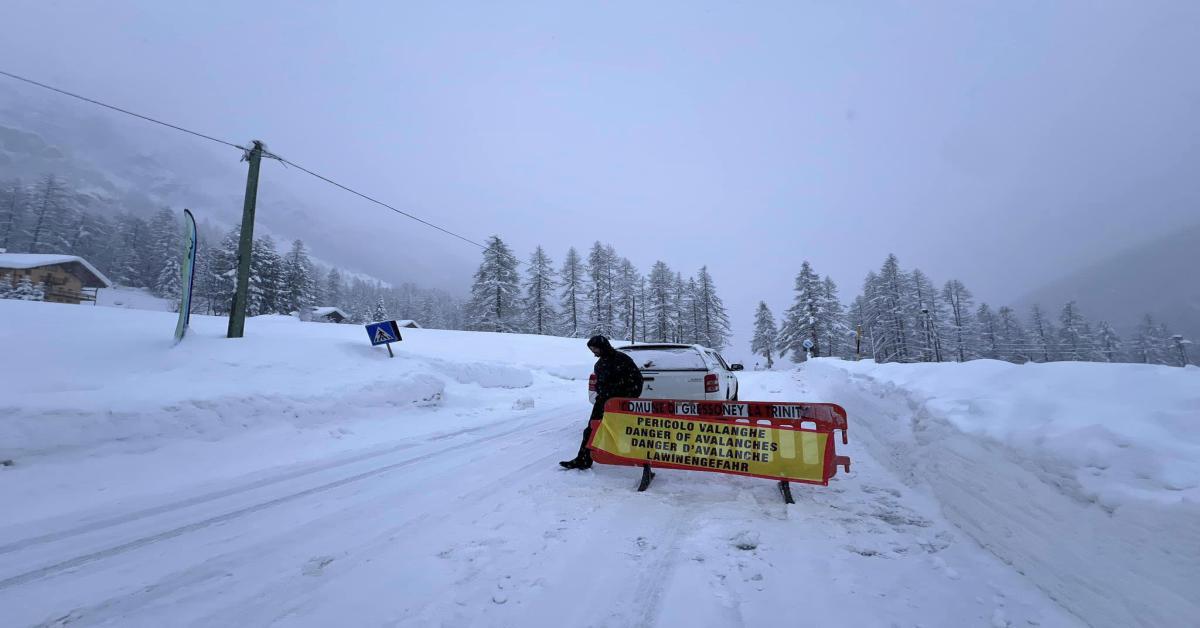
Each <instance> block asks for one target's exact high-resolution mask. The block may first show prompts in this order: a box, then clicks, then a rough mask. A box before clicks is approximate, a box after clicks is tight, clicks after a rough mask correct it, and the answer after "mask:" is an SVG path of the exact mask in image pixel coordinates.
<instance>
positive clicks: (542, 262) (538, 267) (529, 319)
mask: <svg viewBox="0 0 1200 628" xmlns="http://www.w3.org/2000/svg"><path fill="white" fill-rule="evenodd" d="M555 287H556V283H555V273H554V264H553V262H551V261H550V257H549V256H548V255H546V251H545V250H544V249H542V247H541V245H539V246H538V247H537V248H536V249H534V250H533V255H530V256H529V266H528V268H527V269H526V270H525V303H524V305H525V328H526V329H528V330H529V331H530V332H532V333H535V334H541V335H553V334H554V332H555V331H556V322H557V320H558V313H557V312H556V311H555V309H554V289H555Z"/></svg>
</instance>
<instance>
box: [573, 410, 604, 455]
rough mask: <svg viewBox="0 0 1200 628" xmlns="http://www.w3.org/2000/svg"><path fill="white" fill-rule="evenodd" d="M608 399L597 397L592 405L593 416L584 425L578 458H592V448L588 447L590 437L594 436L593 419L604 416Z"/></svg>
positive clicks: (596, 419) (597, 419)
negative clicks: (605, 403)
mask: <svg viewBox="0 0 1200 628" xmlns="http://www.w3.org/2000/svg"><path fill="white" fill-rule="evenodd" d="M606 401H608V400H607V399H597V400H596V403H595V404H593V405H592V416H591V417H589V418H588V422H587V425H585V426H584V427H583V441H582V442H580V443H579V453H578V454H576V456H575V457H576V458H577V459H587V460H591V458H592V450H590V449H588V446H587V444H588V439H590V438H591V437H592V421H599V420H600V419H601V418H603V417H604V402H606Z"/></svg>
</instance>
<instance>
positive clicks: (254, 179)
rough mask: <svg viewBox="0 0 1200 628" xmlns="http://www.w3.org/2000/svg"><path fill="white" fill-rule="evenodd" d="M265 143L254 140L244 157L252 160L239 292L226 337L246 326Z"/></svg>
mask: <svg viewBox="0 0 1200 628" xmlns="http://www.w3.org/2000/svg"><path fill="white" fill-rule="evenodd" d="M262 153H263V143H262V142H260V141H258V140H254V148H252V149H250V151H249V152H248V153H247V154H246V156H245V157H244V159H245V160H246V161H249V162H250V171H249V172H248V173H247V174H246V201H245V203H244V204H243V205H242V233H241V238H240V239H239V240H238V274H237V292H235V293H234V295H233V309H232V310H231V311H230V312H229V333H228V334H226V336H225V337H226V338H241V337H242V332H243V331H245V328H246V293H247V292H249V290H250V253H251V251H252V250H253V247H254V206H255V203H256V202H257V201H258V166H259V163H260V162H261V161H262Z"/></svg>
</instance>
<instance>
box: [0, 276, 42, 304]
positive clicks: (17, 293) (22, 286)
mask: <svg viewBox="0 0 1200 628" xmlns="http://www.w3.org/2000/svg"><path fill="white" fill-rule="evenodd" d="M45 296H46V286H45V284H42V283H40V282H39V283H36V284H35V283H33V280H31V279H30V278H29V275H21V277H20V278H19V279H17V287H16V289H15V290H13V291H12V293H11V294H10V295H9V296H8V298H10V299H20V300H22V301H41V300H43V299H44V298H45Z"/></svg>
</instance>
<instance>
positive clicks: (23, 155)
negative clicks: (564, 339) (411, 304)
mask: <svg viewBox="0 0 1200 628" xmlns="http://www.w3.org/2000/svg"><path fill="white" fill-rule="evenodd" d="M228 139H232V140H234V141H239V142H241V141H246V142H248V141H249V139H247V138H228ZM270 147H271V145H270V144H268V148H270ZM239 159H240V157H239V155H238V153H237V151H236V150H235V149H232V148H221V147H220V146H218V145H216V144H210V143H209V142H207V141H205V140H203V139H199V138H191V137H188V136H186V135H183V134H180V133H176V132H174V131H171V130H169V129H165V128H159V127H156V126H155V125H152V124H149V123H146V122H142V121H139V120H134V119H128V118H126V117H125V116H121V115H119V114H116V113H113V114H109V113H107V112H105V111H103V110H97V109H96V108H95V107H93V106H91V105H87V104H84V103H76V102H73V101H71V100H70V99H67V98H65V97H61V96H56V95H52V94H50V95H44V94H40V93H36V92H30V91H29V90H26V89H24V88H20V87H12V86H10V85H4V84H0V181H7V180H10V179H13V178H18V179H21V180H22V181H24V182H26V183H27V184H29V183H33V182H36V181H37V180H38V179H40V178H41V177H42V176H44V175H46V174H49V173H54V174H56V175H58V176H59V177H60V178H62V179H64V180H66V181H67V182H68V183H69V186H68V188H69V189H71V190H73V191H74V193H75V194H74V196H73V199H72V200H73V201H74V202H75V203H76V204H77V205H78V206H79V207H80V208H81V209H85V210H87V211H90V212H96V213H101V214H108V215H113V214H116V213H119V212H131V213H134V214H138V215H142V216H149V215H150V214H151V213H152V212H154V211H155V210H157V209H160V208H162V207H169V208H171V209H174V210H182V209H183V208H185V207H186V208H189V209H191V210H192V212H193V213H194V214H195V215H196V217H197V219H198V220H199V221H200V222H201V223H206V222H207V223H210V224H211V225H213V226H214V227H215V228H216V229H218V230H219V231H221V232H224V231H225V230H227V229H229V228H230V227H232V226H233V225H236V224H238V223H239V222H240V220H241V213H242V203H243V194H244V192H245V186H246V164H245V163H242V162H240V161H239ZM301 177H306V175H303V174H300V173H298V172H297V171H294V170H291V169H287V168H285V167H284V166H282V165H280V164H278V163H276V162H273V161H266V160H264V162H263V166H262V174H261V175H260V180H259V181H260V182H259V192H258V204H257V211H256V216H255V233H256V235H261V234H264V233H269V234H270V235H272V236H273V237H274V238H275V239H276V241H277V243H279V245H280V246H283V245H284V244H285V243H287V242H290V241H291V240H292V239H296V238H299V239H302V240H304V241H305V242H306V243H307V244H308V246H309V248H310V250H311V251H313V254H314V258H315V259H319V260H321V261H322V262H324V263H328V264H331V265H334V266H338V267H340V268H341V269H342V270H345V271H350V272H352V273H354V274H357V275H363V276H371V277H376V278H378V279H380V280H382V281H385V282H389V283H393V284H397V285H398V284H400V283H403V282H412V283H416V284H418V285H422V286H424V287H429V288H433V287H438V288H442V289H445V290H448V291H451V292H458V291H461V289H463V288H465V280H466V277H468V276H469V275H468V274H467V272H468V271H467V270H466V269H456V270H457V271H461V272H457V273H454V274H451V273H449V272H445V271H444V269H440V268H439V267H438V265H437V264H436V262H438V261H439V260H437V258H436V257H433V258H431V257H430V256H429V255H422V254H421V253H420V246H419V245H420V243H421V241H422V239H429V238H430V237H431V236H430V235H429V234H425V233H423V232H420V231H417V232H415V233H412V234H406V235H404V236H402V237H400V238H391V239H390V240H385V239H383V238H380V237H376V236H375V234H374V233H373V232H372V231H371V229H369V228H367V225H368V224H370V221H372V220H374V221H384V222H385V223H386V224H388V225H391V224H392V223H396V222H398V221H399V220H403V219H398V218H397V217H395V216H391V215H389V213H388V212H387V211H386V210H382V209H380V208H374V207H371V206H366V207H363V206H362V205H365V204H364V203H361V202H359V201H357V200H355V199H352V198H347V196H348V195H344V193H342V192H341V191H340V190H332V189H330V190H322V189H320V187H319V186H323V185H324V184H320V183H318V182H315V180H314V181H312V182H310V181H306V180H305V179H303V178H301ZM325 187H328V186H325ZM314 188H315V189H316V193H314V191H313V189H314ZM347 207H352V208H353V210H352V211H353V213H354V214H362V215H363V216H364V220H363V221H361V222H359V223H347V222H345V221H343V220H341V219H342V218H343V217H344V216H346V215H347V214H348V213H349V212H348V211H347ZM403 226H405V227H407V225H403ZM210 235H211V232H210ZM434 237H436V236H434ZM364 243H365V244H366V245H367V246H363V244H364ZM467 253H470V252H469V251H467ZM439 271H441V274H439ZM455 283H461V284H463V285H462V288H460V287H459V286H457V285H455Z"/></svg>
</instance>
